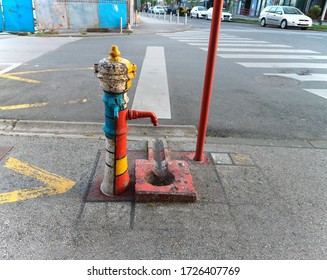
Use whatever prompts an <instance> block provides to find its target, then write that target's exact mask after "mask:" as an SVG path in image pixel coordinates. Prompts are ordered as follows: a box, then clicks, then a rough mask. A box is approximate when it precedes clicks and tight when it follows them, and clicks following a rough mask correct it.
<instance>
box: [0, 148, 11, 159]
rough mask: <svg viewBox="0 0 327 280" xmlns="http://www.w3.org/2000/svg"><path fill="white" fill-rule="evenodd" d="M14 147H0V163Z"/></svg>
mask: <svg viewBox="0 0 327 280" xmlns="http://www.w3.org/2000/svg"><path fill="white" fill-rule="evenodd" d="M13 148H14V147H0V161H1V160H2V159H3V158H4V157H5V156H6V155H7V154H8V153H9V152H10V151H11V150H12V149H13Z"/></svg>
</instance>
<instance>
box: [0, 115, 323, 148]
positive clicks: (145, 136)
mask: <svg viewBox="0 0 327 280" xmlns="http://www.w3.org/2000/svg"><path fill="white" fill-rule="evenodd" d="M102 126H103V123H97V122H64V121H32V120H14V119H0V135H3V136H38V137H59V138H91V139H92V138H93V139H105V136H104V133H103V130H102ZM128 127H129V132H128V139H129V140H133V141H140V140H149V139H153V138H164V139H167V140H169V141H177V142H196V140H197V139H196V138H197V128H196V126H194V125H160V126H157V127H153V126H151V125H142V124H129V125H128ZM206 144H207V145H210V144H213V145H244V146H264V147H285V148H306V149H327V141H324V140H305V139H254V138H253V139H250V138H220V137H210V136H208V137H206Z"/></svg>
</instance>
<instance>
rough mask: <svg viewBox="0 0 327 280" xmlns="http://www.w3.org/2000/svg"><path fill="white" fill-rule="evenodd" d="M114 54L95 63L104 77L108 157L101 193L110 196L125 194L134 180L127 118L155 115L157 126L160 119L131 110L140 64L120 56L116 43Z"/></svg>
mask: <svg viewBox="0 0 327 280" xmlns="http://www.w3.org/2000/svg"><path fill="white" fill-rule="evenodd" d="M109 54H110V56H109V57H108V58H103V59H101V60H100V61H99V63H97V64H94V72H95V73H96V74H97V77H98V79H99V80H100V85H101V87H102V89H103V92H104V95H103V98H102V101H103V102H104V104H105V125H104V126H103V131H104V133H105V135H106V159H105V170H104V177H103V181H102V184H101V187H100V189H101V192H102V193H103V194H105V195H107V196H111V195H114V196H115V195H120V194H122V193H124V192H125V191H126V190H127V188H128V186H129V182H130V178H129V173H128V162H127V154H126V151H127V132H128V126H127V120H132V119H137V118H146V117H149V118H151V122H152V123H153V125H154V126H157V125H158V119H157V117H156V115H155V114H154V113H152V112H143V111H136V110H128V109H127V103H128V100H129V99H128V97H127V91H128V89H129V88H130V87H131V85H132V80H133V79H134V77H135V75H136V65H135V64H133V63H131V62H130V61H128V60H127V59H124V58H121V57H120V52H119V50H118V47H117V46H112V49H111V52H110V53H109Z"/></svg>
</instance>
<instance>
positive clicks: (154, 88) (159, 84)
mask: <svg viewBox="0 0 327 280" xmlns="http://www.w3.org/2000/svg"><path fill="white" fill-rule="evenodd" d="M132 109H133V110H142V111H152V112H154V113H155V114H156V115H157V117H158V118H160V119H171V110H170V98H169V88H168V79H167V69H166V60H165V52H164V47H155V46H149V47H147V49H146V53H145V57H144V61H143V65H142V70H141V73H140V77H139V81H138V84H137V88H136V92H135V97H134V100H133V104H132Z"/></svg>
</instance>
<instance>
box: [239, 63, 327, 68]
mask: <svg viewBox="0 0 327 280" xmlns="http://www.w3.org/2000/svg"><path fill="white" fill-rule="evenodd" d="M236 63H237V64H240V65H242V66H244V67H249V68H313V69H327V63H289V62H278V63H274V62H272V63H271V62H236Z"/></svg>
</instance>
